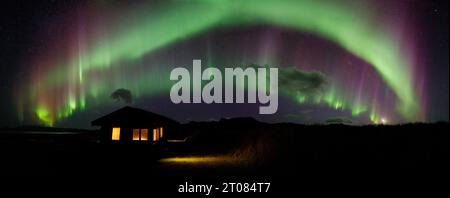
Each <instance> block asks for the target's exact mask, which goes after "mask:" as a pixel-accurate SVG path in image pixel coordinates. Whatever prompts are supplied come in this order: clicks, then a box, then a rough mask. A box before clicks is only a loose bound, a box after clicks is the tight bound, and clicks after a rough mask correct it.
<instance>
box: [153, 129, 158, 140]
mask: <svg viewBox="0 0 450 198" xmlns="http://www.w3.org/2000/svg"><path fill="white" fill-rule="evenodd" d="M158 138H159V137H158V129H153V141H158Z"/></svg>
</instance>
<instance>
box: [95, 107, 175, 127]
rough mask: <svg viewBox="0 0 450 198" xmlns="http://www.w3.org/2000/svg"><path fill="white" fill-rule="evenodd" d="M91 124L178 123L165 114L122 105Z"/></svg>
mask: <svg viewBox="0 0 450 198" xmlns="http://www.w3.org/2000/svg"><path fill="white" fill-rule="evenodd" d="M91 124H92V125H93V126H112V125H117V126H148V125H155V124H159V125H160V124H166V125H168V124H178V122H177V121H175V120H172V119H170V118H167V117H165V116H162V115H159V114H156V113H152V112H149V111H145V110H142V109H138V108H133V107H130V106H126V107H123V108H121V109H119V110H116V111H114V112H112V113H109V114H107V115H105V116H103V117H100V118H98V119H96V120H94V121H92V122H91Z"/></svg>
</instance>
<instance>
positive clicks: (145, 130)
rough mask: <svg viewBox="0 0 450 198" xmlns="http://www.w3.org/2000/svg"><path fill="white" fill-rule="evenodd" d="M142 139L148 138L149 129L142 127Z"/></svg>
mask: <svg viewBox="0 0 450 198" xmlns="http://www.w3.org/2000/svg"><path fill="white" fill-rule="evenodd" d="M141 140H148V129H141Z"/></svg>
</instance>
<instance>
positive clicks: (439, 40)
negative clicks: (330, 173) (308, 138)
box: [0, 0, 449, 128]
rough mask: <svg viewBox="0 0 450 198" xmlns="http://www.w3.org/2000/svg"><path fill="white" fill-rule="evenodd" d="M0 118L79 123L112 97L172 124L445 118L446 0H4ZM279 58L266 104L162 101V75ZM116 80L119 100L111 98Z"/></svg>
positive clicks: (110, 105) (107, 108) (165, 93)
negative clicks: (273, 97)
mask: <svg viewBox="0 0 450 198" xmlns="http://www.w3.org/2000/svg"><path fill="white" fill-rule="evenodd" d="M1 10H2V12H1V14H2V17H1V20H2V21H1V23H0V38H1V40H0V42H1V46H2V47H1V48H0V50H1V51H0V59H1V60H3V62H2V65H1V66H0V76H1V81H0V91H1V93H2V97H1V99H0V100H1V101H0V106H1V117H2V119H1V120H0V126H16V125H24V124H33V125H34V124H37V125H47V126H59V127H79V128H88V127H89V124H90V121H91V120H93V119H95V118H97V117H100V116H102V115H104V114H106V113H109V112H111V111H113V110H115V109H118V108H120V107H123V106H124V105H132V106H135V107H139V108H143V109H145V110H149V111H152V112H155V113H159V114H163V115H166V116H168V117H172V118H174V119H176V120H178V121H180V122H189V121H193V120H217V119H220V118H224V117H237V116H251V117H254V118H256V119H259V120H262V121H267V122H296V123H325V122H326V121H327V120H346V121H348V122H352V123H354V124H379V123H388V124H396V123H405V122H417V121H419V122H435V121H442V120H443V121H448V115H449V112H448V109H449V107H448V104H449V98H448V92H449V88H448V85H449V82H448V75H449V71H448V68H449V63H448V48H449V47H448V44H449V39H448V18H449V17H448V1H445V0H443V1H438V0H431V1H425V0H396V1H390V0H389V1H388V0H384V1H370V0H365V1H350V0H341V1H331V0H321V1H310V0H298V1H289V0H285V1H268V0H266V1H264V0H263V1H256V0H248V1H225V0H224V1H209V0H196V1H133V2H124V1H104V0H98V1H42V2H39V3H37V2H31V1H20V0H19V1H11V2H5V3H4V6H2V8H1ZM193 59H201V60H202V66H203V68H206V67H217V68H225V67H243V68H245V67H248V66H255V67H264V66H271V67H277V68H279V92H280V94H279V108H278V112H277V113H276V114H273V115H259V114H258V107H259V106H260V104H210V105H208V104H173V103H172V102H171V101H170V98H169V91H170V88H171V86H172V85H173V84H174V83H175V82H173V81H170V80H169V74H170V71H171V70H172V69H173V68H176V67H186V68H188V69H190V68H192V60H193ZM118 89H125V90H127V91H129V92H130V93H131V96H132V102H131V104H125V103H124V101H123V100H121V101H118V100H115V99H112V98H111V94H112V93H113V92H114V91H116V90H118Z"/></svg>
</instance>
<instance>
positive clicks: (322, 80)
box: [278, 67, 328, 96]
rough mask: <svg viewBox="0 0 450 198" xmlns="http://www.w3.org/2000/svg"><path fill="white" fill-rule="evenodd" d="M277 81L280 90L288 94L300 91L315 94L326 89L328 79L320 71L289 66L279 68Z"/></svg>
mask: <svg viewBox="0 0 450 198" xmlns="http://www.w3.org/2000/svg"><path fill="white" fill-rule="evenodd" d="M278 83H279V88H280V90H281V91H283V92H286V93H288V94H289V95H296V94H298V93H300V94H302V95H307V96H315V95H319V94H322V93H323V92H324V91H325V90H326V86H327V84H328V81H327V78H326V76H325V75H324V74H322V73H321V72H316V71H313V72H308V71H302V70H299V69H297V68H294V67H290V68H280V69H279V76H278Z"/></svg>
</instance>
